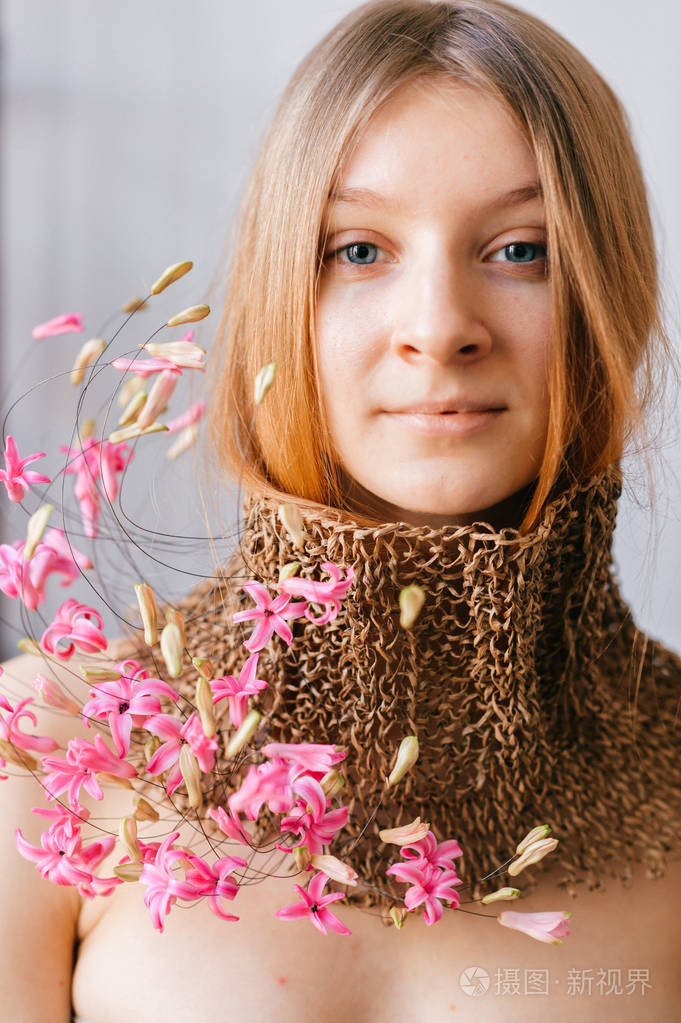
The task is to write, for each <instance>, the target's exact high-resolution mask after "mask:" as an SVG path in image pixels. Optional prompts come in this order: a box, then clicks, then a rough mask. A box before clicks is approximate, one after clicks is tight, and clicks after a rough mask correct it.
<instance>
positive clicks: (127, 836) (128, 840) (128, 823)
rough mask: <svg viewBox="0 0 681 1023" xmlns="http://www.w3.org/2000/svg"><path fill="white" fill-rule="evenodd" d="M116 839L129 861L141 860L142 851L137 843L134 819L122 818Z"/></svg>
mask: <svg viewBox="0 0 681 1023" xmlns="http://www.w3.org/2000/svg"><path fill="white" fill-rule="evenodd" d="M118 838H119V840H120V843H121V845H122V846H123V848H124V849H125V851H126V853H127V854H128V856H129V857H130V859H131V860H141V859H142V850H141V849H140V846H139V842H138V841H137V821H136V820H135V818H134V817H124V818H123V820H122V821H121V823H120V827H119V829H118Z"/></svg>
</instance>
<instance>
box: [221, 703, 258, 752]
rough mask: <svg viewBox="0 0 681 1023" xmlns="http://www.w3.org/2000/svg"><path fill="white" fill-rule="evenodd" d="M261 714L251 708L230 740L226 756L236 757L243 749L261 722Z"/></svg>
mask: <svg viewBox="0 0 681 1023" xmlns="http://www.w3.org/2000/svg"><path fill="white" fill-rule="evenodd" d="M260 718H261V714H260V713H259V711H257V710H250V711H249V712H248V714H247V715H246V717H245V718H244V719H243V721H242V722H241V724H240V725H239V727H238V728H237V730H236V732H235V733H234V735H233V736H232V738H231V739H230V740H229V743H228V745H227V749H226V751H225V754H226V756H228V757H234V756H236V754H237V753H238V752H239V750H241V749H243V747H244V746H245V745H246V743H247V742H250V741H251V739H252V738H253V736H254V735H255V732H256V730H257V728H258V725H259V724H260Z"/></svg>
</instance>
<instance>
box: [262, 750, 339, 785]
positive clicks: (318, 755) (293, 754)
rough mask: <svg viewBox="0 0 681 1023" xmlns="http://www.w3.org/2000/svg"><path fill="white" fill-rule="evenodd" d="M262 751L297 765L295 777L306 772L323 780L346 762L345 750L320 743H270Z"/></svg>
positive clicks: (266, 754) (269, 755)
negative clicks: (342, 761)
mask: <svg viewBox="0 0 681 1023" xmlns="http://www.w3.org/2000/svg"><path fill="white" fill-rule="evenodd" d="M262 751H263V753H264V754H265V756H266V757H282V758H283V759H284V760H288V761H290V762H291V764H293V765H295V768H296V770H295V772H294V775H295V776H297V775H299V774H301V773H303V772H304V773H307V774H312V775H315V774H318V775H319V776H320V778H323V777H324V775H325V774H326V773H327V771H330V770H331V768H332V767H334V766H335V764H339V763H340V762H341V760H345V753H344V752H343V750H340V749H336V747H335V746H330V745H328V744H326V743H318V742H269V743H267V745H266V746H263V748H262ZM318 780H319V779H318Z"/></svg>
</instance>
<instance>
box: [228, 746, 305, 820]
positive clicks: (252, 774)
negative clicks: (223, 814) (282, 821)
mask: <svg viewBox="0 0 681 1023" xmlns="http://www.w3.org/2000/svg"><path fill="white" fill-rule="evenodd" d="M294 798H295V797H294V794H293V789H292V787H291V768H290V766H289V764H287V763H286V762H285V761H284V760H272V761H270V762H268V763H265V764H257V765H254V766H253V767H251V768H249V771H248V774H247V775H246V777H245V778H244V780H243V782H242V783H241V785H240V787H239V788H238V789H237V791H236V792H233V793H232V795H231V796H230V797H229V800H228V803H229V809H230V811H231V812H232V813H234V814H239V813H245V814H246V816H247V817H248V819H249V820H252V821H254V820H257V817H258V814H259V813H260V809H261V807H262V805H263V803H267V805H268V807H269V809H270V810H271V812H272V813H288V811H289V810H290V809H291V806H292V805H293V800H294Z"/></svg>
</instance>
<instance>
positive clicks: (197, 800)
mask: <svg viewBox="0 0 681 1023" xmlns="http://www.w3.org/2000/svg"><path fill="white" fill-rule="evenodd" d="M180 771H181V773H182V777H183V778H184V783H185V785H186V786H187V795H188V796H189V803H190V805H191V806H193V807H194V809H195V810H197V809H198V808H199V807H200V806H201V803H202V802H203V793H202V791H201V769H200V768H199V765H198V761H197V759H196V757H195V756H194V754H193V753H192V750H191V746H190V745H189V743H187V742H183V743H182V746H181V747H180Z"/></svg>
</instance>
